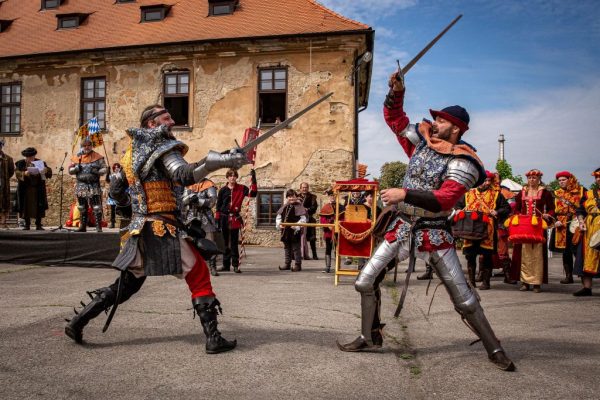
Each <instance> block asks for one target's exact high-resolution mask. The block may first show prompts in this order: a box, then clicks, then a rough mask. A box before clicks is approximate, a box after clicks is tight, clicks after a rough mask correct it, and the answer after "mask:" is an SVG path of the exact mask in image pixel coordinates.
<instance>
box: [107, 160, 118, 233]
mask: <svg viewBox="0 0 600 400" xmlns="http://www.w3.org/2000/svg"><path fill="white" fill-rule="evenodd" d="M120 174H121V164H119V163H114V164H113V165H112V168H111V172H110V173H109V174H106V182H108V183H110V180H111V179H112V178H113V177H114V178H116V179H119V175H120ZM106 202H107V203H108V205H109V206H110V225H109V226H108V227H109V228H111V229H112V228H114V227H115V223H116V222H117V203H116V202H115V201H114V200H113V199H112V198H111V197H110V196H109V197H108V200H107V201H106Z"/></svg>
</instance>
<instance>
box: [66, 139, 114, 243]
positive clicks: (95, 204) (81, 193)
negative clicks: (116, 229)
mask: <svg viewBox="0 0 600 400" xmlns="http://www.w3.org/2000/svg"><path fill="white" fill-rule="evenodd" d="M68 171H69V174H70V175H74V176H75V180H76V183H75V196H76V197H77V208H78V209H79V215H80V221H79V229H77V232H85V231H86V229H87V224H88V207H91V208H92V210H93V212H94V217H95V219H96V232H102V187H101V186H100V177H101V176H104V175H105V174H106V172H107V171H108V166H107V165H106V161H105V160H104V157H103V156H102V155H101V154H100V153H97V152H95V151H94V148H93V145H92V141H91V140H90V138H89V137H86V138H83V139H81V149H80V150H79V151H78V152H77V154H75V155H74V156H73V157H71V164H70V165H69V169H68Z"/></svg>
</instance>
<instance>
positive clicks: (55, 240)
mask: <svg viewBox="0 0 600 400" xmlns="http://www.w3.org/2000/svg"><path fill="white" fill-rule="evenodd" d="M119 245H120V243H119V235H118V233H116V232H115V233H112V232H111V233H109V232H103V233H96V232H86V233H76V232H51V231H27V232H23V231H16V230H10V231H0V262H3V263H11V264H34V265H67V266H69V265H70V266H74V267H75V266H76V267H110V265H111V264H112V262H113V260H114V259H115V257H116V256H117V254H118V253H119Z"/></svg>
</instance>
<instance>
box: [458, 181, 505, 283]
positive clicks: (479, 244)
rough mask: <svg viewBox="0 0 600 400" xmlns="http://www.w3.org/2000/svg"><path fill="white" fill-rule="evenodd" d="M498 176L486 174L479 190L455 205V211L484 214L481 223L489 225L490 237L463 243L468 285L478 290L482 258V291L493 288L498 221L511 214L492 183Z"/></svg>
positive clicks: (473, 191) (474, 190)
mask: <svg viewBox="0 0 600 400" xmlns="http://www.w3.org/2000/svg"><path fill="white" fill-rule="evenodd" d="M494 180H495V176H494V174H493V173H492V172H490V171H486V179H485V181H483V183H482V184H481V185H480V186H478V187H477V188H473V189H471V190H469V191H468V192H467V193H466V194H465V197H464V198H463V199H461V200H460V201H459V202H458V203H456V209H458V210H464V211H479V212H481V213H482V220H483V222H485V223H486V224H487V232H488V236H487V237H486V238H485V239H482V240H468V239H465V240H464V244H463V254H464V255H465V257H466V259H467V271H468V275H469V282H470V283H471V285H472V286H473V287H475V269H476V267H477V256H478V255H480V254H481V255H482V256H483V257H482V263H481V264H480V266H479V268H480V269H481V285H480V286H479V289H481V290H488V289H490V278H491V277H492V270H493V268H494V262H493V260H492V256H493V255H494V253H495V252H496V250H497V248H498V222H504V220H505V219H506V217H508V216H509V215H510V211H511V209H510V206H509V205H508V202H507V201H506V199H505V198H504V196H502V193H500V191H499V190H497V189H496V188H495V187H494V185H493V182H494ZM459 212H460V211H459Z"/></svg>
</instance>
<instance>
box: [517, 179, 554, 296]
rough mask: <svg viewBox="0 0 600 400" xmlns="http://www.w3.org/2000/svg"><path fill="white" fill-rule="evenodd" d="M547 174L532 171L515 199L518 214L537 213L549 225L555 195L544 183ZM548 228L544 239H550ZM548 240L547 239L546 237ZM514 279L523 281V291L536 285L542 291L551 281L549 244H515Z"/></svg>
mask: <svg viewBox="0 0 600 400" xmlns="http://www.w3.org/2000/svg"><path fill="white" fill-rule="evenodd" d="M543 175H544V174H543V173H542V171H540V170H539V169H532V170H529V171H528V172H527V173H526V174H525V176H526V177H527V185H525V186H523V189H522V190H521V191H520V192H519V193H518V194H517V196H516V198H515V210H514V213H515V214H516V215H528V216H531V217H532V219H533V216H536V218H537V219H538V220H539V221H540V223H541V220H540V218H542V219H544V221H546V223H547V224H548V225H550V223H551V222H552V221H553V220H554V198H553V197H552V193H551V192H550V191H549V190H547V189H546V188H545V187H544V185H543V184H542V176H543ZM546 234H547V233H546V230H545V229H544V238H546ZM546 239H547V238H546ZM510 277H511V280H515V281H521V286H520V288H519V290H521V291H523V292H526V291H528V290H529V289H530V287H531V286H533V292H534V293H540V292H541V291H542V284H544V283H548V244H547V240H544V241H543V243H531V244H530V243H527V244H519V243H515V244H514V246H513V257H512V261H511V268H510Z"/></svg>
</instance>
